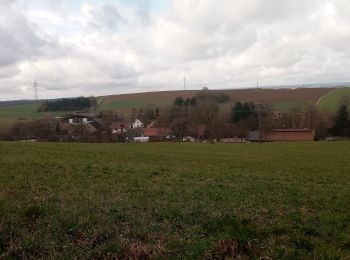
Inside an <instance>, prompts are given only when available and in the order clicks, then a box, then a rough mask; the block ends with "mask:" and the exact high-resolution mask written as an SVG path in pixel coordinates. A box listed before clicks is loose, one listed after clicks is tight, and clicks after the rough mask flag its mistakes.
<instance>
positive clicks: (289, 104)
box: [272, 101, 312, 111]
mask: <svg viewBox="0 0 350 260" xmlns="http://www.w3.org/2000/svg"><path fill="white" fill-rule="evenodd" d="M311 104H312V102H307V101H300V102H285V103H275V104H273V105H272V108H273V110H278V111H286V110H290V109H293V108H300V109H304V108H307V107H308V106H310V105H311Z"/></svg>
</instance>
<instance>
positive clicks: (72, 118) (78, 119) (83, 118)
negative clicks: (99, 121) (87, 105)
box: [64, 114, 93, 125]
mask: <svg viewBox="0 0 350 260" xmlns="http://www.w3.org/2000/svg"><path fill="white" fill-rule="evenodd" d="M64 121H66V122H68V123H69V124H70V125H87V124H89V123H91V122H92V121H93V116H91V115H84V114H74V115H69V116H67V117H65V118H64Z"/></svg>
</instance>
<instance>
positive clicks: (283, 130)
mask: <svg viewBox="0 0 350 260" xmlns="http://www.w3.org/2000/svg"><path fill="white" fill-rule="evenodd" d="M270 132H313V130H311V129H293V128H288V129H273V130H270Z"/></svg>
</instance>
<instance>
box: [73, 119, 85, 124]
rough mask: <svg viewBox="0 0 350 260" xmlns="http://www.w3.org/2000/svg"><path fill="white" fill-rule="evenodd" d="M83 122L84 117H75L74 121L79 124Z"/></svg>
mask: <svg viewBox="0 0 350 260" xmlns="http://www.w3.org/2000/svg"><path fill="white" fill-rule="evenodd" d="M81 122H83V119H82V118H73V123H76V124H78V123H81Z"/></svg>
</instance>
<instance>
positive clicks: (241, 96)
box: [0, 88, 350, 126]
mask: <svg viewBox="0 0 350 260" xmlns="http://www.w3.org/2000/svg"><path fill="white" fill-rule="evenodd" d="M197 92H198V90H187V91H184V90H182V91H161V92H146V93H133V94H123V95H111V96H105V97H99V98H98V106H97V111H101V110H114V111H119V112H122V113H128V112H130V110H131V109H132V108H140V107H142V106H145V105H148V104H154V105H157V106H159V107H163V106H167V105H170V104H171V103H172V102H173V101H174V99H175V98H176V97H179V96H181V97H183V98H191V97H193V96H194V95H195V94H196V93H197ZM212 92H214V93H225V94H226V95H228V96H229V97H230V101H229V102H227V103H225V104H226V105H227V106H229V105H231V104H233V103H235V102H237V101H248V102H256V103H267V104H270V105H272V106H273V108H274V109H275V110H288V109H290V108H293V107H300V108H303V107H306V106H308V105H310V104H316V103H319V104H320V107H321V108H322V109H323V110H324V111H330V112H333V111H335V110H336V107H337V105H338V103H339V100H340V99H341V98H342V96H344V95H350V88H340V89H336V88H296V89H291V88H289V89H286V88H282V89H232V90H212ZM39 106H40V104H37V103H35V101H30V100H25V101H6V102H0V125H2V126H4V125H9V124H11V123H13V122H15V121H18V120H32V119H37V118H45V117H47V116H49V115H53V116H58V115H62V114H65V113H67V112H55V113H44V112H37V110H38V108H39Z"/></svg>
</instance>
